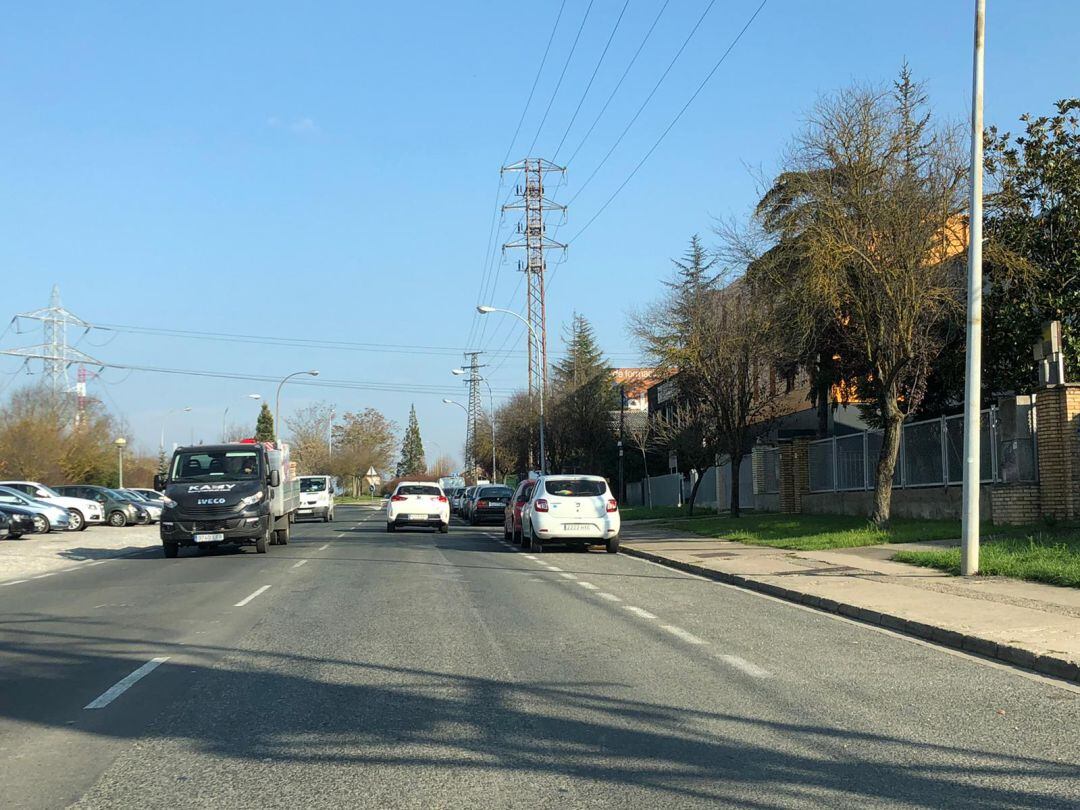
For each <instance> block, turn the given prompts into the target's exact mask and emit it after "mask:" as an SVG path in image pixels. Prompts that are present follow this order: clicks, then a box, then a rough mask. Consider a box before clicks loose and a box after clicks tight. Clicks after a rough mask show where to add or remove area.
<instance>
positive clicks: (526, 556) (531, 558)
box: [521, 554, 539, 562]
mask: <svg viewBox="0 0 1080 810" xmlns="http://www.w3.org/2000/svg"><path fill="white" fill-rule="evenodd" d="M521 556H522V557H524V558H525V559H526V560H532V561H533V562H539V560H537V559H536V557H534V556H533V555H532V554H522V555H521Z"/></svg>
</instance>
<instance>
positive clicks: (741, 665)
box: [716, 655, 772, 678]
mask: <svg viewBox="0 0 1080 810" xmlns="http://www.w3.org/2000/svg"><path fill="white" fill-rule="evenodd" d="M716 657H717V658H719V659H720V660H721V661H723V662H724V663H725V664H728V665H730V666H733V667H735V669H737V670H739V671H740V672H742V673H744V674H746V675H749V676H750V677H752V678H771V677H772V673H771V672H769V671H768V670H767V669H762V668H761V667H759V666H757V665H756V664H751V663H750V662H749V661H747V660H746V659H745V658H739V656H737V655H717V656H716Z"/></svg>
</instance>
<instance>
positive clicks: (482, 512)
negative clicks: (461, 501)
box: [469, 484, 514, 526]
mask: <svg viewBox="0 0 1080 810" xmlns="http://www.w3.org/2000/svg"><path fill="white" fill-rule="evenodd" d="M513 496H514V490H512V489H510V487H506V486H503V485H502V484H491V485H490V486H486V487H477V488H476V495H475V496H474V497H473V505H472V511H471V512H470V513H469V523H471V524H472V525H473V526H479V525H480V524H481V523H483V522H484V521H489V522H492V523H497V522H498V521H500V520H502V519H503V512H505V511H506V505H507V504H508V503H509V502H510V499H511V498H512V497H513Z"/></svg>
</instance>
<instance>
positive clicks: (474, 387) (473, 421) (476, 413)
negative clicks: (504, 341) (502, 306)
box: [462, 352, 495, 480]
mask: <svg viewBox="0 0 1080 810" xmlns="http://www.w3.org/2000/svg"><path fill="white" fill-rule="evenodd" d="M480 354H481V352H465V363H464V365H463V366H462V367H463V368H464V369H465V371H466V372H467V373H468V375H469V376H468V377H466V378H465V382H467V383H468V384H469V406H468V408H466V413H467V414H468V417H467V421H466V425H465V461H466V463H467V464H468V465H469V468H470V469H471V470H472V473H473V480H477V479H479V478H480V463H479V461H478V460H477V457H476V456H477V453H476V439H477V428H478V427H479V424H480V414H481V413H482V411H483V405H482V403H481V401H480V381H481V380H482V379H483V378H482V377H481V376H480V369H482V368H484V367H485V366H484V364H482V363H480ZM494 474H495V471H494V470H492V475H494Z"/></svg>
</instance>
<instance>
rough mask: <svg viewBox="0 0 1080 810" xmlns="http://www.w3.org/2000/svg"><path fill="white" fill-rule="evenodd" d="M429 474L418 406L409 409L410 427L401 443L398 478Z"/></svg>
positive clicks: (407, 428)
mask: <svg viewBox="0 0 1080 810" xmlns="http://www.w3.org/2000/svg"><path fill="white" fill-rule="evenodd" d="M426 472H427V460H426V459H425V458H424V442H423V441H422V440H421V439H420V423H419V422H418V421H417V419H416V406H415V405H412V406H410V407H409V425H408V427H406V428H405V438H404V439H402V441H401V460H400V461H399V462H398V465H397V476H398V478H402V477H408V476H413V475H423V474H424V473H426Z"/></svg>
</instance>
